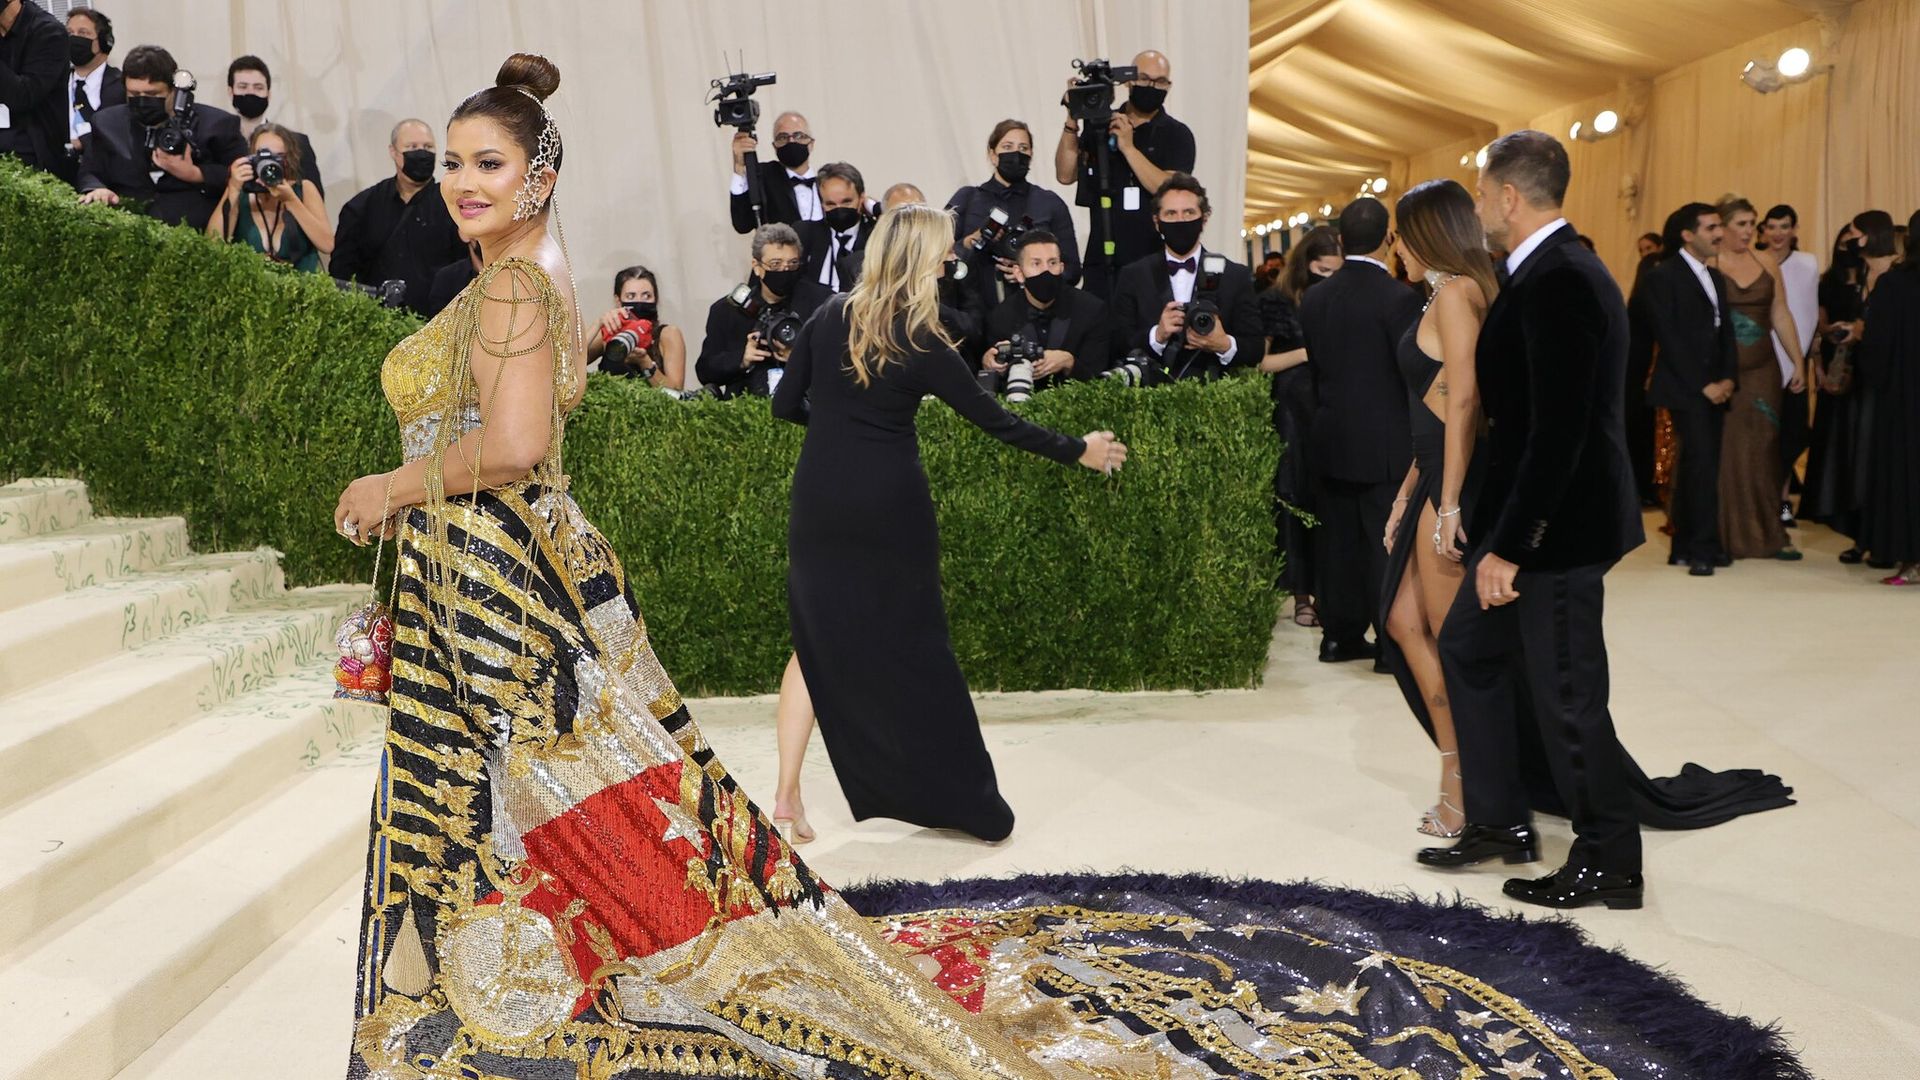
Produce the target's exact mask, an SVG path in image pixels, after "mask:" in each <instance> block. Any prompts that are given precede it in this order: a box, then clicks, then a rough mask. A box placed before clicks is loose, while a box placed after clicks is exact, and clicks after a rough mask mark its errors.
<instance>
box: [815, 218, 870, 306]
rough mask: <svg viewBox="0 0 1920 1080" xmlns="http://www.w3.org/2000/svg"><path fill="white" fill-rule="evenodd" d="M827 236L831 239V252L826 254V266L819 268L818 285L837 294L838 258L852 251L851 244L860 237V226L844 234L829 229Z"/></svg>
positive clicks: (838, 286)
mask: <svg viewBox="0 0 1920 1080" xmlns="http://www.w3.org/2000/svg"><path fill="white" fill-rule="evenodd" d="M827 235H828V236H831V237H833V250H832V251H829V252H828V253H827V262H826V265H825V266H822V267H821V268H820V284H822V285H825V286H826V287H827V288H829V289H832V290H833V291H834V292H839V291H840V257H841V256H842V255H845V254H847V253H848V252H850V251H852V250H853V243H854V241H855V240H856V239H858V238H859V236H860V226H858V225H855V226H854V227H853V228H851V229H848V230H847V231H846V232H834V231H833V230H831V229H829V230H827Z"/></svg>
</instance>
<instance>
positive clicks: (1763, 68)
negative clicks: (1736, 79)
mask: <svg viewBox="0 0 1920 1080" xmlns="http://www.w3.org/2000/svg"><path fill="white" fill-rule="evenodd" d="M1740 81H1741V82H1743V83H1746V84H1747V86H1748V87H1749V88H1750V89H1753V90H1757V91H1759V92H1760V93H1762V94H1771V93H1773V92H1774V91H1775V90H1778V89H1780V88H1781V87H1782V86H1785V85H1786V80H1785V79H1782V78H1781V77H1780V69H1778V68H1776V67H1774V66H1773V61H1771V60H1749V61H1747V66H1746V67H1745V68H1742V69H1741V71H1740Z"/></svg>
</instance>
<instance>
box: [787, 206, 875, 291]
mask: <svg viewBox="0 0 1920 1080" xmlns="http://www.w3.org/2000/svg"><path fill="white" fill-rule="evenodd" d="M788 194H792V193H791V192H789V193H788ZM873 225H874V223H873V220H872V219H871V218H865V217H863V218H861V219H860V225H859V228H858V229H856V230H855V231H854V234H853V248H852V249H851V250H850V251H848V252H846V253H844V254H843V255H842V256H841V257H840V260H839V263H838V265H837V266H836V267H835V269H836V270H838V271H839V273H840V290H839V291H841V292H851V291H852V290H853V279H852V278H850V277H848V276H847V273H846V266H847V260H848V258H849V257H851V256H852V255H853V254H855V253H857V252H863V251H865V250H867V238H868V237H870V236H872V235H873ZM793 231H795V232H797V233H799V234H800V252H801V254H802V255H803V256H805V258H806V260H807V265H806V268H805V269H804V270H802V271H801V273H802V274H803V275H805V277H806V279H807V280H808V281H811V282H815V283H816V284H817V283H818V282H819V281H820V272H821V271H822V270H824V269H825V268H826V265H827V259H828V258H829V257H831V256H832V255H833V230H832V229H831V228H829V227H828V226H827V223H826V222H824V221H802V222H800V223H799V224H797V225H795V226H794V227H793Z"/></svg>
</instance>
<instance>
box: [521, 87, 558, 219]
mask: <svg viewBox="0 0 1920 1080" xmlns="http://www.w3.org/2000/svg"><path fill="white" fill-rule="evenodd" d="M514 89H515V90H518V91H520V92H521V93H523V94H525V95H527V97H529V98H531V99H532V100H533V103H534V104H535V105H538V106H540V120H541V125H540V141H539V143H538V144H537V145H536V146H535V147H534V152H533V161H531V162H530V163H528V165H527V177H526V179H524V180H522V181H521V182H520V187H519V190H517V191H515V192H514V193H513V220H515V221H528V220H531V219H532V217H533V215H535V214H537V213H539V212H540V209H541V206H542V200H541V198H540V196H539V194H538V193H537V192H536V191H535V190H534V184H535V183H537V182H538V181H539V179H540V174H541V173H542V172H543V171H545V170H547V169H551V168H553V167H554V161H555V159H557V158H558V157H559V155H560V128H559V126H558V125H556V124H555V123H554V122H553V114H552V113H550V112H548V111H547V103H546V102H544V101H541V100H540V98H539V96H538V95H537V94H535V93H534V92H533V91H531V90H528V89H526V88H524V87H519V86H516V87H514Z"/></svg>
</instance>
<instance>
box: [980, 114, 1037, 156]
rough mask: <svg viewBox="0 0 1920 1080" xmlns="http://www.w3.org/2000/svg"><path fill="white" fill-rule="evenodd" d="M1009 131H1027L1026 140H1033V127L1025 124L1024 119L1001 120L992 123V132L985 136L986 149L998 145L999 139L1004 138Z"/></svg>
mask: <svg viewBox="0 0 1920 1080" xmlns="http://www.w3.org/2000/svg"><path fill="white" fill-rule="evenodd" d="M1009 131H1024V132H1026V133H1027V141H1028V142H1032V141H1033V129H1032V128H1030V127H1028V126H1027V122H1026V121H1025V120H1002V121H1000V122H999V123H997V124H995V125H993V134H991V135H989V136H987V149H989V150H991V149H993V148H994V147H996V146H999V145H1000V140H1001V139H1004V138H1006V137H1007V132H1009Z"/></svg>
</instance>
